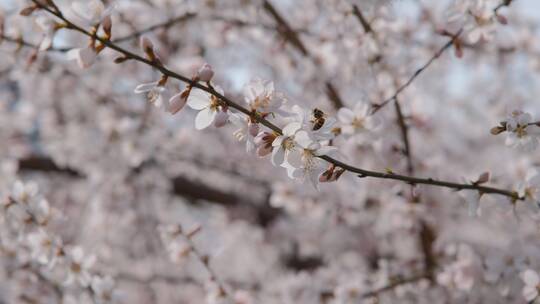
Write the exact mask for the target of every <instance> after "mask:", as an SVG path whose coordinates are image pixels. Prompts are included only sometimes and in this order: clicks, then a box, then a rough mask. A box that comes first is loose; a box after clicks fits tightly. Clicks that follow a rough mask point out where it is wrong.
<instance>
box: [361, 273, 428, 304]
mask: <svg viewBox="0 0 540 304" xmlns="http://www.w3.org/2000/svg"><path fill="white" fill-rule="evenodd" d="M426 278H428V275H427V274H420V275H417V276H412V277H410V278H405V279H399V280H395V281H394V282H391V283H390V284H388V285H386V286H383V287H381V288H378V289H375V290H373V291H370V292H367V293H364V294H363V295H362V298H364V299H365V298H372V297H377V296H379V295H380V294H381V293H383V292H386V291H390V290H392V289H394V288H396V287H398V286H401V285H405V284H409V283H415V282H418V281H421V280H423V279H426Z"/></svg>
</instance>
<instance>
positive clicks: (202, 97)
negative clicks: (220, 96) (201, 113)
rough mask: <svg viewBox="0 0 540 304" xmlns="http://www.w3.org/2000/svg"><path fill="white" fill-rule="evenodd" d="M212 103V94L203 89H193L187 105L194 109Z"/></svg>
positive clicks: (200, 108) (199, 108)
mask: <svg viewBox="0 0 540 304" xmlns="http://www.w3.org/2000/svg"><path fill="white" fill-rule="evenodd" d="M209 104H210V95H209V94H208V93H206V92H205V91H202V90H193V91H192V92H191V94H189V97H188V100H187V105H188V106H189V107H190V108H192V109H194V110H202V109H204V108H206V107H208V105H209Z"/></svg>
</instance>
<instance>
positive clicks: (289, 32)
mask: <svg viewBox="0 0 540 304" xmlns="http://www.w3.org/2000/svg"><path fill="white" fill-rule="evenodd" d="M263 7H264V9H265V10H266V11H267V12H268V13H269V14H270V15H271V16H272V18H274V20H275V21H276V23H277V24H278V27H277V30H278V31H279V33H280V34H281V35H282V36H283V38H284V39H285V40H287V41H289V43H290V44H291V45H292V46H294V47H295V48H296V49H297V50H299V51H300V53H302V54H303V55H304V56H306V57H309V56H310V55H309V52H308V50H307V48H306V46H305V45H304V43H303V42H302V40H300V38H299V37H298V34H297V33H296V31H295V30H293V29H292V28H291V26H290V25H289V23H287V21H286V20H285V18H283V17H282V16H281V15H280V14H279V12H278V11H277V9H276V8H275V7H274V6H273V5H272V3H270V1H269V0H264V2H263Z"/></svg>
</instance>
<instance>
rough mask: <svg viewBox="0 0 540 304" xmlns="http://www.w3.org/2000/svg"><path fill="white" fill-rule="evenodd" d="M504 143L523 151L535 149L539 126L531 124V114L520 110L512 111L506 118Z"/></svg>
mask: <svg viewBox="0 0 540 304" xmlns="http://www.w3.org/2000/svg"><path fill="white" fill-rule="evenodd" d="M506 130H507V137H506V145H507V146H510V147H513V148H519V149H522V150H524V151H532V150H534V149H536V147H537V146H538V142H539V136H540V128H539V127H538V126H536V125H534V124H532V116H531V114H529V113H525V112H522V111H513V112H512V113H511V114H510V115H509V116H508V119H507V120H506Z"/></svg>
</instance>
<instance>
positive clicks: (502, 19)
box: [495, 14, 508, 25]
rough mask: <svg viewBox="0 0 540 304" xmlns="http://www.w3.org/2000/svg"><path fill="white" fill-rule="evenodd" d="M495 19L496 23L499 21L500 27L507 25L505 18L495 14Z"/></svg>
mask: <svg viewBox="0 0 540 304" xmlns="http://www.w3.org/2000/svg"><path fill="white" fill-rule="evenodd" d="M495 17H496V18H497V21H499V23H500V24H502V25H507V24H508V19H507V18H506V17H505V16H503V15H499V14H496V15H495Z"/></svg>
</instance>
